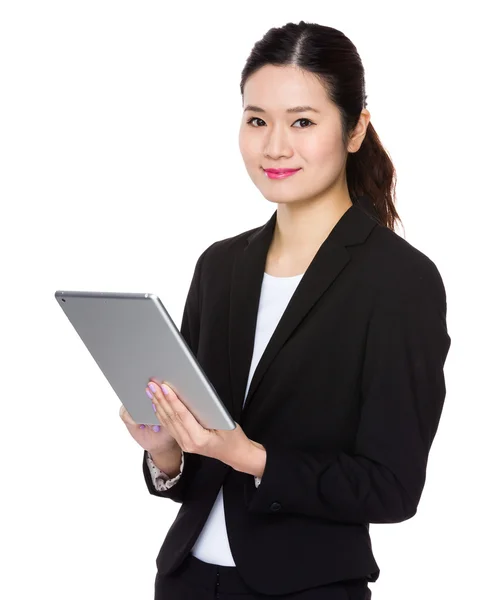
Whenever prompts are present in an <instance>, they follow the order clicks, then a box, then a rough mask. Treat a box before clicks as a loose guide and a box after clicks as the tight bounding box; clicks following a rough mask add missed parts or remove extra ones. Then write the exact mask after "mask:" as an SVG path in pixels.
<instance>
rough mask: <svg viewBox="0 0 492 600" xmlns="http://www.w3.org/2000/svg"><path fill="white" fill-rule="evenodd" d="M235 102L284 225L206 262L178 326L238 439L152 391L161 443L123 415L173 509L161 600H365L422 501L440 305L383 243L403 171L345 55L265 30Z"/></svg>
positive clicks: (356, 63)
mask: <svg viewBox="0 0 492 600" xmlns="http://www.w3.org/2000/svg"><path fill="white" fill-rule="evenodd" d="M241 93H242V98H243V107H244V115H243V119H242V122H241V128H240V136H239V143H240V149H241V153H242V156H243V159H244V162H245V165H246V169H247V171H248V174H249V175H250V177H251V179H252V180H253V182H254V183H255V185H256V186H257V187H258V188H259V190H260V191H261V192H262V194H263V195H264V196H265V198H266V199H267V200H269V201H270V202H272V203H275V204H276V205H277V209H276V211H275V213H274V214H273V216H272V217H271V218H270V219H269V221H268V222H267V223H266V224H265V225H264V226H262V227H257V228H255V229H252V230H249V231H246V232H243V233H241V234H239V235H236V236H234V237H231V238H228V239H225V240H220V241H217V242H215V243H213V244H212V245H211V246H209V247H208V248H207V249H206V250H205V251H204V252H203V253H202V254H201V256H200V257H199V258H198V260H197V264H196V268H195V271H194V274H193V279H192V282H191V286H190V290H189V293H188V296H187V299H186V304H185V309H184V315H183V321H182V325H181V332H182V335H183V336H184V338H185V340H186V342H187V343H188V345H189V347H190V348H191V350H192V351H193V353H194V354H195V356H196V357H197V359H198V360H199V362H200V364H201V365H202V367H203V369H204V371H205V373H206V374H207V376H208V377H209V379H210V380H211V382H212V383H213V385H214V387H215V388H216V390H217V392H218V394H219V396H220V398H221V399H222V401H223V402H224V404H225V405H226V407H227V408H228V410H229V411H230V413H231V415H232V417H233V418H234V419H235V421H236V423H237V427H236V428H235V429H234V430H233V431H220V430H207V429H204V428H202V427H201V426H200V425H199V424H198V423H197V421H196V420H195V419H194V417H193V415H192V414H191V413H190V412H189V411H188V410H187V409H186V407H184V405H183V404H182V403H181V402H180V400H179V398H178V397H177V396H176V394H175V393H174V391H173V390H172V389H170V386H166V385H165V383H163V382H160V381H156V380H152V381H149V386H148V388H147V393H148V395H149V397H150V398H151V399H152V402H153V404H154V410H156V412H157V415H158V417H159V421H160V422H161V423H162V427H160V428H159V427H156V429H157V431H153V430H151V429H150V428H148V427H145V426H143V425H141V426H138V425H137V424H136V423H134V422H132V421H131V419H130V418H129V416H128V414H127V413H126V412H125V411H123V412H122V418H123V420H124V421H125V423H126V425H127V427H128V429H129V431H130V432H131V434H132V435H133V437H134V438H135V439H136V441H137V442H138V443H139V444H140V445H141V446H142V447H143V448H144V449H145V452H144V460H143V470H144V475H145V481H146V483H147V486H148V489H149V491H150V493H151V494H153V495H156V496H161V497H163V498H171V499H172V500H174V501H176V502H178V503H180V504H181V508H180V511H179V513H178V515H177V518H176V520H175V522H174V523H173V525H172V526H171V528H170V529H169V531H168V533H167V536H166V539H165V541H164V543H163V545H162V548H161V550H160V552H159V555H158V557H157V568H158V573H157V577H156V582H155V598H156V599H161V598H165V599H166V600H185V599H193V600H202V599H203V600H206V599H210V600H212V598H221V599H223V600H231V599H233V598H236V599H238V600H239V598H241V600H249V599H259V598H266V597H276V598H279V599H280V598H285V599H286V598H289V599H291V600H315V599H318V598H319V599H321V598H323V599H326V600H328V599H332V600H342V599H347V598H350V599H358V600H362V599H368V598H371V590H370V589H369V587H368V583H369V582H375V581H376V580H377V579H378V577H379V567H378V565H377V563H376V561H375V559H374V557H373V554H372V549H371V541H370V536H369V524H370V523H398V522H401V521H404V520H406V519H409V518H411V517H412V516H413V515H414V514H415V513H416V511H417V505H418V502H419V499H420V495H421V493H422V490H423V486H424V481H425V473H426V464H427V458H428V453H429V450H430V447H431V444H432V441H433V439H434V436H435V433H436V431H437V427H438V423H439V419H440V415H441V411H442V407H443V402H444V397H445V383H444V374H443V366H444V362H445V359H446V355H447V353H448V350H449V346H450V337H449V335H448V333H447V329H446V295H445V289H444V286H443V283H442V280H441V277H440V274H439V272H438V270H437V268H436V266H435V264H434V263H433V262H432V261H431V260H430V259H429V258H428V257H426V256H425V255H424V254H423V253H421V252H420V251H418V250H417V249H416V248H414V247H413V246H411V245H410V244H409V243H408V242H406V241H405V240H404V239H403V238H401V237H400V236H399V235H397V234H396V233H395V232H394V230H393V227H394V223H395V220H396V219H398V220H399V217H398V214H397V212H396V209H395V206H394V204H393V201H392V185H393V178H394V168H393V165H392V163H391V161H390V159H389V157H388V155H387V154H386V152H385V151H384V149H383V147H382V145H381V143H380V142H379V139H378V136H377V134H376V132H375V130H374V128H373V126H372V124H371V123H370V120H369V119H370V113H369V112H368V111H367V109H366V108H365V104H366V102H365V100H366V95H365V85H364V71H363V67H362V64H361V61H360V58H359V55H358V53H357V50H356V48H355V47H354V45H353V44H352V43H351V42H350V40H348V39H347V38H346V37H345V36H344V35H343V34H342V33H341V32H340V31H337V30H335V29H332V28H329V27H323V26H320V25H316V24H308V23H305V22H303V21H301V22H300V23H299V24H293V23H289V24H287V25H285V26H284V27H281V28H274V29H271V30H270V31H268V32H267V34H266V35H265V37H264V38H263V39H262V40H261V41H260V42H258V43H257V44H256V45H255V47H254V48H253V50H252V52H251V55H250V57H249V59H248V61H247V64H246V66H245V68H244V70H243V74H242V81H241ZM279 169H280V170H283V169H288V170H292V171H290V172H289V173H286V172H285V171H284V172H282V171H281V172H280V174H279V171H278V170H279ZM276 170H277V171H276Z"/></svg>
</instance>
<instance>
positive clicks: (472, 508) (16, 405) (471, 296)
mask: <svg viewBox="0 0 492 600" xmlns="http://www.w3.org/2000/svg"><path fill="white" fill-rule="evenodd" d="M298 4H299V3H297V2H295V3H294V2H268V3H267V2H254V1H249V2H245V3H236V2H234V3H232V2H230V3H225V2H224V3H220V2H208V3H202V2H194V3H190V2H188V3H185V4H182V5H179V4H178V3H169V2H156V1H153V2H143V1H142V2H127V1H122V0H118V1H117V2H116V1H108V0H97V1H93V0H85V1H84V2H75V1H69V0H65V1H59V2H54V1H47V0H45V1H43V2H38V1H33V2H26V1H21V0H16V1H14V0H10V1H4V2H2V3H1V8H0V61H1V67H0V69H1V70H0V85H1V93H0V119H1V124H0V125H1V131H0V170H1V173H0V186H1V189H0V193H1V196H0V198H1V213H0V214H1V216H0V227H1V230H0V231H1V235H0V251H1V255H0V256H1V273H2V279H1V282H2V294H1V303H2V305H1V311H0V318H1V323H0V324H1V335H0V338H1V341H0V344H1V357H2V362H1V365H2V369H1V373H2V377H1V392H0V393H1V407H2V412H1V416H2V427H1V435H0V444H1V452H0V460H1V465H0V466H1V475H2V478H1V496H0V502H1V513H0V514H1V519H2V523H1V533H0V552H1V554H2V556H1V564H2V567H1V571H2V576H1V578H0V597H2V598H5V599H8V600H16V599H21V598H22V599H24V598H50V599H51V600H55V599H58V598H60V599H66V598H70V599H71V600H76V599H79V598H80V599H86V598H96V599H99V598H101V599H103V598H104V599H106V598H118V599H124V598H129V599H132V600H133V599H135V598H149V599H150V598H153V585H154V576H155V563H154V560H155V557H156V555H157V552H158V550H159V548H160V545H161V543H162V541H163V539H164V537H165V534H166V532H167V530H168V528H169V527H170V525H171V523H172V522H173V520H174V517H175V514H176V512H177V510H178V509H179V505H178V504H175V503H173V502H172V501H170V500H163V499H160V498H156V497H153V496H150V495H149V494H148V492H147V489H146V486H145V483H144V479H143V474H142V467H141V463H142V452H141V450H140V447H139V446H137V444H136V443H135V442H134V441H133V440H132V438H131V437H130V436H129V434H128V433H127V431H126V428H125V426H124V425H123V423H122V422H121V420H120V418H119V416H118V410H119V407H120V402H119V400H118V398H117V397H116V395H115V394H114V392H113V391H112V389H111V387H110V385H109V384H108V383H107V381H106V380H105V378H104V376H103V375H102V374H101V372H100V371H99V370H98V368H97V366H96V364H95V363H94V361H93V360H92V358H91V357H90V355H89V353H88V352H87V350H86V349H85V347H84V346H83V344H82V342H81V340H80V339H79V338H78V336H77V334H76V333H75V331H74V330H73V329H72V327H71V325H70V323H69V322H68V320H67V318H66V317H65V316H64V315H63V313H62V311H61V310H60V307H59V306H58V305H57V302H56V301H55V298H54V292H55V290H57V289H76V290H105V291H128V292H154V293H156V294H158V295H159V296H160V297H161V298H162V300H163V301H164V303H165V304H166V306H167V307H168V309H169V312H170V313H171V316H172V317H173V319H175V321H179V320H180V318H181V313H182V308H183V304H184V300H185V296H186V293H187V291H188V286H189V283H190V281H191V275H192V271H193V268H194V265H195V262H196V259H197V257H198V255H199V254H200V253H201V252H202V251H203V250H204V249H205V248H206V247H207V246H208V245H210V244H211V243H212V242H214V241H216V240H218V239H223V238H225V237H229V236H232V235H235V234H237V233H240V232H241V231H245V230H246V229H250V228H252V227H256V226H259V225H262V224H263V223H264V222H266V220H267V219H268V218H269V217H270V215H271V214H272V212H273V210H274V209H275V208H276V205H273V204H271V203H269V202H268V201H267V200H265V199H264V198H263V197H262V196H261V194H260V193H259V191H258V190H257V188H256V187H255V186H254V185H253V184H252V182H251V181H250V179H249V177H248V175H247V173H246V170H245V168H244V165H243V163H242V159H241V155H240V153H239V147H238V141H237V136H238V131H239V124H240V120H241V111H242V108H241V97H240V91H239V80H240V72H241V69H242V68H243V66H244V62H245V60H246V58H247V56H248V54H249V52H250V50H251V48H252V46H253V44H254V43H255V42H256V41H257V40H258V39H260V38H261V37H262V36H263V35H264V33H265V32H266V31H267V30H268V29H269V28H270V27H273V26H282V25H283V24H285V23H286V22H288V21H294V22H298V21H299V20H301V19H304V20H307V21H314V22H319V23H321V24H323V25H329V26H332V27H336V28H337V29H341V30H342V31H343V32H344V33H345V34H346V35H347V36H348V37H349V38H350V39H351V40H352V41H353V42H354V43H355V45H356V46H357V49H358V51H359V53H360V55H361V57H362V61H363V64H364V67H365V69H366V84H367V93H368V109H369V111H370V112H371V117H372V122H373V124H374V126H375V128H376V131H377V132H378V134H379V136H380V138H381V140H382V142H383V144H384V145H385V147H386V148H387V150H388V152H389V153H390V156H391V158H392V159H393V161H394V163H395V166H396V169H397V173H398V184H397V194H398V196H397V209H398V211H399V213H400V215H401V217H402V220H403V223H404V225H405V231H404V232H403V231H401V230H400V231H399V232H398V233H400V235H402V236H403V237H406V239H407V240H408V241H409V242H410V243H411V244H413V245H414V246H416V247H417V248H418V249H420V250H421V251H422V252H424V253H425V254H427V255H428V256H429V257H430V258H431V259H432V260H433V261H434V262H435V263H436V265H437V266H438V268H439V270H440V272H441V275H442V277H443V280H444V283H445V286H446V291H447V296H448V330H449V333H450V335H451V338H452V345H451V350H450V352H449V355H448V360H447V363H446V368H445V373H446V383H447V389H448V393H447V398H446V403H445V408H444V412H443V416H442V419H441V424H440V428H439V430H438V433H437V436H436V438H435V441H434V445H433V447H432V449H431V455H430V458H429V465H428V471H427V483H426V486H425V489H424V493H423V496H422V499H421V502H420V505H419V509H418V512H417V514H416V515H415V516H414V517H413V518H412V519H410V520H409V521H406V522H404V523H400V524H391V525H371V535H372V540H373V549H374V553H375V557H376V560H377V562H378V564H379V566H380V568H381V576H380V578H379V580H378V581H377V582H376V583H374V584H370V585H371V589H372V590H373V598H374V599H375V600H394V599H395V598H398V600H409V599H414V598H419V600H431V599H432V600H434V599H436V598H456V599H458V598H460V599H462V598H492V591H491V584H490V559H491V551H490V537H491V534H492V527H491V525H490V518H489V515H490V506H491V504H492V498H491V493H490V489H491V486H490V472H491V467H490V464H491V460H490V459H491V454H492V453H491V451H490V437H489V432H490V418H491V416H492V413H491V408H490V401H491V392H490V375H489V374H490V368H491V367H490V358H491V356H490V337H491V333H492V331H491V322H490V303H491V295H490V281H489V280H490V273H491V267H490V258H491V251H490V244H489V243H488V241H487V235H488V233H489V230H490V217H491V210H490V202H491V186H490V159H491V152H490V138H491V126H490V114H489V105H490V84H489V76H490V65H489V59H490V55H491V46H490V41H489V40H490V36H489V31H488V29H487V20H486V19H485V13H484V11H485V8H486V4H487V3H485V2H483V3H482V2H466V3H464V4H463V6H462V7H461V8H460V7H459V5H458V4H456V3H444V2H442V3H440V2H424V3H421V5H419V4H418V3H415V2H412V3H408V4H406V5H403V4H402V3H395V2H392V3H378V2H369V3H368V2H360V3H358V2H353V1H352V2H350V3H340V2H336V3H335V2H333V3H331V2H322V3H321V2H315V1H313V2H303V3H301V4H302V9H301V8H299V7H298V6H297V5H298ZM487 57H488V58H487ZM487 342H488V343H487Z"/></svg>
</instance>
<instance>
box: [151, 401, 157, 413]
mask: <svg viewBox="0 0 492 600" xmlns="http://www.w3.org/2000/svg"><path fill="white" fill-rule="evenodd" d="M152 408H153V409H154V412H157V408H156V407H155V404H154V403H153V402H152Z"/></svg>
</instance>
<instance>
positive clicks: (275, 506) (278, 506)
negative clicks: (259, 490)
mask: <svg viewBox="0 0 492 600" xmlns="http://www.w3.org/2000/svg"><path fill="white" fill-rule="evenodd" d="M281 508H282V505H281V504H280V503H279V502H273V503H272V504H270V510H272V511H273V512H278V511H279V510H280V509H281Z"/></svg>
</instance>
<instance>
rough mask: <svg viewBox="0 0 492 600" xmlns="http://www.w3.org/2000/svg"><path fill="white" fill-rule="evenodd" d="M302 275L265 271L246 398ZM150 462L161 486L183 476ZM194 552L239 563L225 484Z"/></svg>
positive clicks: (207, 558) (209, 558) (208, 558)
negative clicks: (226, 512) (229, 532)
mask: <svg viewBox="0 0 492 600" xmlns="http://www.w3.org/2000/svg"><path fill="white" fill-rule="evenodd" d="M303 275H304V273H301V274H300V275H294V276H293V277H274V276H273V275H269V274H268V273H264V276H263V282H262V286H261V295H260V303H259V307H258V318H257V321H256V331H255V342H254V349H253V356H252V359H251V365H250V370H249V377H248V382H247V385H246V391H245V394H244V400H246V396H247V394H248V390H249V386H250V383H251V380H252V379H253V375H254V372H255V370H256V366H257V365H258V362H259V361H260V358H261V356H262V354H263V352H264V350H265V348H266V346H267V344H268V342H269V340H270V338H271V336H272V334H273V332H274V331H275V329H276V327H277V324H278V322H279V321H280V318H281V317H282V314H283V313H284V311H285V309H286V307H287V305H288V303H289V302H290V299H291V297H292V294H293V293H294V291H295V289H296V288H297V286H298V284H299V282H300V281H301V279H302V276H303ZM147 464H148V465H149V468H150V472H151V474H152V480H153V482H154V485H155V487H156V489H158V490H165V489H168V488H169V487H171V486H172V485H174V484H175V483H176V482H177V481H178V479H179V478H180V477H181V473H180V474H178V475H177V476H176V477H174V478H173V479H169V477H168V476H167V475H166V474H165V473H163V472H162V471H160V470H159V469H158V468H157V467H156V466H155V465H154V463H153V462H152V459H151V458H150V456H147ZM182 469H183V458H182V459H181V470H182ZM260 483H261V478H259V477H255V485H256V487H258V486H259V485H260ZM191 553H192V554H193V555H194V556H196V557H197V558H199V559H200V560H203V561H205V562H208V563H213V564H216V565H224V566H229V567H234V566H236V565H235V562H234V559H233V557H232V553H231V549H230V546H229V539H228V536H227V528H226V522H225V515H224V500H223V492H222V487H221V488H220V490H219V492H218V494H217V498H216V500H215V503H214V505H213V506H212V510H211V511H210V514H209V516H208V519H207V521H206V522H205V525H204V527H203V529H202V531H201V533H200V535H199V536H198V539H197V540H196V542H195V545H194V546H193V548H192V550H191Z"/></svg>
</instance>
